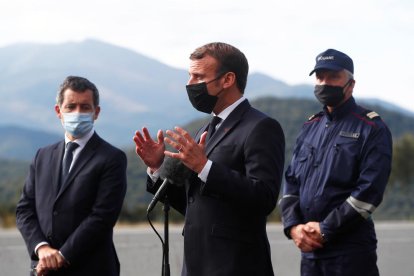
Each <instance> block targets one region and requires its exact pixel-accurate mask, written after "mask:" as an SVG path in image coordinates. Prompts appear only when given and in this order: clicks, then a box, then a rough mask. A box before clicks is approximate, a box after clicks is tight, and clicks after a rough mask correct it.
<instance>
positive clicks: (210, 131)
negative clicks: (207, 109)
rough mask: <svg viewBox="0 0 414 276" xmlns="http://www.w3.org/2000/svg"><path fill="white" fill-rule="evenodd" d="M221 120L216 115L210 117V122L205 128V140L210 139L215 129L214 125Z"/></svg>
mask: <svg viewBox="0 0 414 276" xmlns="http://www.w3.org/2000/svg"><path fill="white" fill-rule="evenodd" d="M220 122H221V118H220V117H218V116H214V117H213V118H212V119H211V122H210V124H209V125H208V129H207V138H206V141H208V140H210V138H211V136H213V134H214V132H215V131H216V126H217V125H218V124H219V123H220Z"/></svg>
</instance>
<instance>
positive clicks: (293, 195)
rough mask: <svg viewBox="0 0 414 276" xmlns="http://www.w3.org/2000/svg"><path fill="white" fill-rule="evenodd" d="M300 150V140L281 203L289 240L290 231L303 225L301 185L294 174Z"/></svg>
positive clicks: (283, 220)
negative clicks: (300, 197)
mask: <svg viewBox="0 0 414 276" xmlns="http://www.w3.org/2000/svg"><path fill="white" fill-rule="evenodd" d="M300 148H301V142H300V139H297V141H296V145H295V149H294V151H293V156H292V161H291V163H290V165H289V167H288V169H287V170H286V173H285V182H284V185H283V194H282V198H281V199H280V201H279V207H280V210H281V213H282V222H283V231H284V233H285V235H286V237H288V238H289V239H290V238H291V237H290V229H291V228H292V227H293V226H295V225H298V224H301V223H303V218H302V214H301V210H300V201H299V189H300V183H298V180H297V179H296V177H295V174H294V170H295V165H294V164H295V163H296V159H297V153H298V150H299V149H300Z"/></svg>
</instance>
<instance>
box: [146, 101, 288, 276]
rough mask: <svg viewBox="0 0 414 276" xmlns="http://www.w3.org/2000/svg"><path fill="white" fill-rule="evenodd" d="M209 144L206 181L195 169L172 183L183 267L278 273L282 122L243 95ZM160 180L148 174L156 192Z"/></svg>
mask: <svg viewBox="0 0 414 276" xmlns="http://www.w3.org/2000/svg"><path fill="white" fill-rule="evenodd" d="M206 127H207V126H205V127H203V128H202V129H201V130H200V131H199V133H198V134H197V135H196V140H198V139H199V137H200V135H201V133H202V132H203V131H204V130H205V129H206ZM205 150H206V154H207V156H208V158H209V159H210V160H212V162H213V163H212V167H211V169H210V173H209V175H208V179H207V181H206V183H204V182H202V181H201V180H200V179H199V178H198V177H197V175H196V174H195V173H194V175H193V177H192V178H191V179H189V181H187V183H186V185H185V186H184V187H182V188H180V187H175V186H170V188H169V190H168V198H169V200H170V203H171V205H172V206H173V207H174V208H175V209H177V210H178V211H180V212H181V213H182V214H185V225H184V265H183V274H182V275H189V276H219V275H223V276H232V275H237V276H243V275H249V276H251V275H262V276H269V275H273V269H272V264H271V257H270V246H269V241H268V238H267V234H266V216H267V215H268V214H269V213H270V212H272V210H273V209H274V208H275V206H276V203H277V198H278V194H279V189H280V184H281V180H282V174H283V164H284V151H285V141H284V134H283V131H282V129H281V127H280V125H279V123H278V122H277V121H276V120H274V119H272V118H269V117H268V116H266V115H265V114H263V113H261V112H259V111H258V110H256V109H254V108H252V107H251V106H250V104H249V102H248V101H247V100H245V101H243V102H242V103H240V105H238V106H237V107H236V109H235V110H233V112H231V114H230V115H229V116H228V117H227V118H226V120H224V121H223V123H222V125H221V126H220V127H219V128H218V129H217V130H216V132H215V133H214V135H213V136H212V137H211V138H210V140H209V141H208V143H207V144H206V148H205ZM149 180H150V179H149ZM159 182H160V181H158V183H156V184H157V185H153V183H152V182H151V181H149V182H148V186H147V188H148V190H149V191H150V192H152V193H154V192H155V191H156V188H157V186H158V185H159Z"/></svg>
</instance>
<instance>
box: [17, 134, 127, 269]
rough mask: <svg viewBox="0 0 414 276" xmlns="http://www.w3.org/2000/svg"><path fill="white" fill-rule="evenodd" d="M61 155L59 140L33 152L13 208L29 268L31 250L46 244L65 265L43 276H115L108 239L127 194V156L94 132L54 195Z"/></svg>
mask: <svg viewBox="0 0 414 276" xmlns="http://www.w3.org/2000/svg"><path fill="white" fill-rule="evenodd" d="M63 154H64V141H61V142H58V143H56V144H53V145H50V146H47V147H45V148H41V149H39V150H38V152H37V154H36V156H35V158H34V160H33V161H32V163H31V165H30V170H29V174H28V176H27V179H26V182H25V184H24V188H23V192H22V196H21V198H20V201H19V202H18V204H17V209H16V219H17V227H18V229H19V230H20V232H21V234H22V236H23V238H24V240H25V242H26V245H27V249H28V251H29V254H30V257H31V259H32V265H35V263H36V261H37V260H38V258H37V256H36V254H35V253H34V249H35V247H36V245H38V244H39V243H40V242H43V241H46V242H48V243H49V244H50V245H51V246H52V247H53V248H55V249H58V250H60V251H61V252H62V254H63V256H64V257H65V258H66V260H67V261H68V262H69V263H70V266H69V267H68V268H63V269H61V270H59V271H56V272H52V273H49V274H48V275H77V276H79V275H108V276H109V275H110V276H112V275H119V270H120V268H119V261H118V257H117V254H116V251H115V247H114V244H113V240H112V238H113V227H114V225H115V223H116V221H117V219H118V216H119V213H120V210H121V207H122V203H123V200H124V197H125V192H126V164H127V162H126V156H125V154H124V153H123V152H122V151H121V150H119V149H117V148H115V147H113V146H112V145H110V144H109V143H107V142H105V141H104V140H103V139H101V138H100V137H99V136H98V135H97V134H96V133H94V134H93V136H92V137H91V138H90V140H89V141H88V143H87V144H86V145H85V147H84V148H83V150H82V151H81V152H80V154H79V156H78V158H77V160H76V162H75V163H74V164H73V166H72V169H71V171H70V173H69V175H68V177H67V180H66V182H65V183H62V188H61V189H60V191H57V187H58V182H59V181H60V175H61V166H62V158H63Z"/></svg>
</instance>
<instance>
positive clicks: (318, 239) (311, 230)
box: [290, 221, 323, 252]
mask: <svg viewBox="0 0 414 276" xmlns="http://www.w3.org/2000/svg"><path fill="white" fill-rule="evenodd" d="M290 236H291V237H292V239H293V241H294V242H295V244H296V246H297V247H298V248H299V249H300V250H301V251H302V252H310V251H313V250H316V249H318V248H322V247H323V238H322V235H321V229H320V225H319V222H314V221H310V222H308V223H306V224H298V225H296V226H293V227H292V228H291V229H290Z"/></svg>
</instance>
